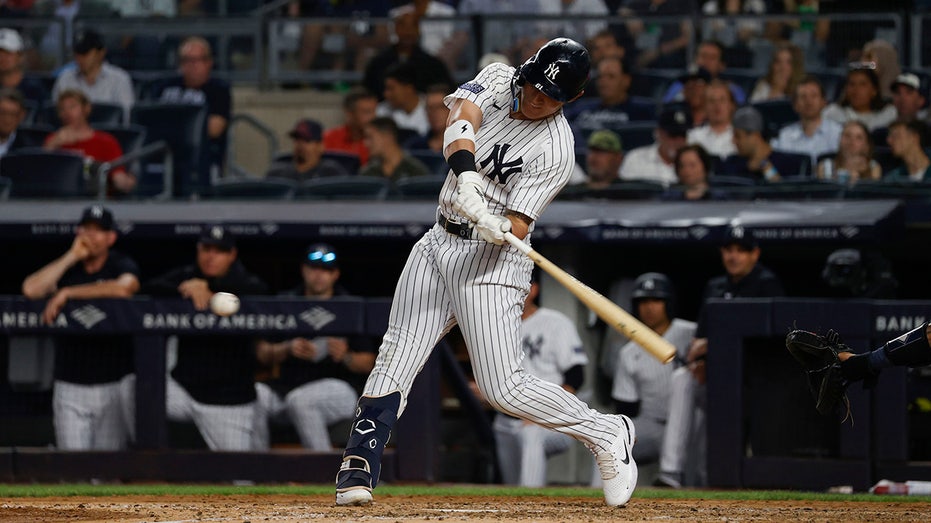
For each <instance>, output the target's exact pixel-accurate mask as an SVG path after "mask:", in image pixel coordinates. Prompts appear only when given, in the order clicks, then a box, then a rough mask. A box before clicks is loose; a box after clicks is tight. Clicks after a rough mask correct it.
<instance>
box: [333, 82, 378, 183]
mask: <svg viewBox="0 0 931 523" xmlns="http://www.w3.org/2000/svg"><path fill="white" fill-rule="evenodd" d="M377 105H378V97H377V96H375V94H373V93H370V92H369V91H366V90H365V89H363V88H357V89H353V90H351V91H349V93H347V94H346V97H345V98H343V114H344V115H345V123H344V124H343V125H341V126H339V127H334V128H333V129H329V130H327V131H326V132H325V133H323V149H324V150H326V151H338V152H344V153H351V154H356V155H358V156H359V164H360V165H363V166H364V165H365V164H367V163H368V161H369V150H368V147H366V145H365V141H364V140H365V126H367V125H368V124H369V122H371V121H372V120H373V119H374V118H375V108H376V106H377Z"/></svg>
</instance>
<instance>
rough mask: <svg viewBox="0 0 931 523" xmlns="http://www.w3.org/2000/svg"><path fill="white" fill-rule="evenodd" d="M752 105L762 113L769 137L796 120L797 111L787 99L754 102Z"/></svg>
mask: <svg viewBox="0 0 931 523" xmlns="http://www.w3.org/2000/svg"><path fill="white" fill-rule="evenodd" d="M751 105H753V107H755V108H756V110H757V111H759V112H760V114H761V115H763V122H764V123H765V124H766V129H767V130H768V131H769V138H773V137H775V136H777V135H778V134H779V130H780V129H782V128H783V127H785V126H786V125H789V124H790V123H794V122H797V121H798V113H796V112H795V109H793V108H792V102H790V101H789V100H788V99H783V100H766V101H762V102H754V103H753V104H751Z"/></svg>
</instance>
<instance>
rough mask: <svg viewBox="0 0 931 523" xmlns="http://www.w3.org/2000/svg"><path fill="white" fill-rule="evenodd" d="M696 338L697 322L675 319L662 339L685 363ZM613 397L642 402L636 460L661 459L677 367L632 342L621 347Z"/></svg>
mask: <svg viewBox="0 0 931 523" xmlns="http://www.w3.org/2000/svg"><path fill="white" fill-rule="evenodd" d="M694 336H695V322H692V321H688V320H683V319H680V318H676V319H674V320H672V323H671V324H670V325H669V329H667V330H666V332H665V333H664V334H663V338H665V339H666V340H668V341H669V342H670V343H672V344H673V345H674V346H675V347H676V354H677V356H678V358H679V359H682V360H684V359H685V356H686V354H687V353H688V348H689V342H691V341H692V338H693V337H694ZM618 360H619V361H618V365H617V369H616V370H615V374H614V387H613V389H612V390H611V397H612V398H614V399H615V400H618V401H623V402H628V403H634V402H640V412H639V414H637V417H636V418H634V423H635V424H636V426H637V446H636V447H634V458H635V459H636V460H637V461H654V460H656V459H658V458H659V451H660V446H661V444H662V441H663V433H664V431H665V427H666V419H667V416H668V414H669V391H670V384H671V378H672V375H673V371H674V370H675V366H674V365H671V364H670V365H664V364H662V363H660V362H659V361H657V359H656V358H654V357H652V356H650V355H649V354H647V353H646V352H644V350H643V348H641V347H640V345H638V344H637V343H635V342H633V341H630V342H627V343H626V344H625V345H624V346H623V347H621V351H620V356H619V358H618Z"/></svg>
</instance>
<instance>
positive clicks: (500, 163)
mask: <svg viewBox="0 0 931 523" xmlns="http://www.w3.org/2000/svg"><path fill="white" fill-rule="evenodd" d="M510 148H511V144H509V143H506V144H503V145H502V144H495V148H494V149H493V150H492V151H491V154H489V155H488V157H487V158H485V159H484V160H482V162H481V163H480V164H479V165H481V167H482V169H484V168H485V166H487V165H488V164H489V163H492V162H494V166H493V168H492V169H491V171H490V172H489V173H488V175H487V176H488V177H489V178H491V179H492V180H494V179H495V178H497V179H498V181H499V182H500V183H502V184H504V183H508V176H510V175H512V174H514V173H519V172H520V168H521V166H523V165H524V158H523V157H522V156H518V157H517V159H516V160H511V161H510V162H506V161H505V160H504V157H505V155H507V153H508V149H510Z"/></svg>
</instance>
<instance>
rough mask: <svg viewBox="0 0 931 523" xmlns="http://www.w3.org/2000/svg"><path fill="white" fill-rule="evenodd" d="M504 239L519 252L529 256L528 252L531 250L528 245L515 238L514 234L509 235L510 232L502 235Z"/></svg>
mask: <svg viewBox="0 0 931 523" xmlns="http://www.w3.org/2000/svg"><path fill="white" fill-rule="evenodd" d="M504 239H505V240H507V242H508V243H510V244H511V245H513V246H514V247H517V250H519V251H520V252H522V253H524V254H530V251H532V250H533V249H532V248H531V247H530V246H529V245H527V243H526V242H525V241H523V240H521V239H520V238H518V237H517V236H514V233H511V232H506V233H504Z"/></svg>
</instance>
